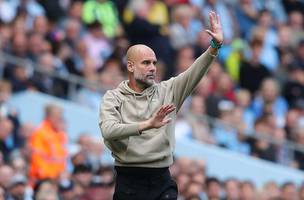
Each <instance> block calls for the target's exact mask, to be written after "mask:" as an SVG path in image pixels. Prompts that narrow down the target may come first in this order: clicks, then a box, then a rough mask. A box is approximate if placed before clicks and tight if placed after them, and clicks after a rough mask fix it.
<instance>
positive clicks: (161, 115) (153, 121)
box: [148, 104, 175, 128]
mask: <svg viewBox="0 0 304 200" xmlns="http://www.w3.org/2000/svg"><path fill="white" fill-rule="evenodd" d="M174 110H175V106H174V105H173V104H168V105H163V106H162V107H160V109H159V110H158V111H157V112H156V113H154V114H153V115H152V117H151V118H150V119H149V120H148V121H149V122H150V126H151V128H160V127H162V126H164V125H165V124H168V123H169V122H170V121H171V119H170V118H168V117H167V115H168V114H169V113H171V112H172V111H174Z"/></svg>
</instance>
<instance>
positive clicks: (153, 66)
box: [149, 64, 156, 72]
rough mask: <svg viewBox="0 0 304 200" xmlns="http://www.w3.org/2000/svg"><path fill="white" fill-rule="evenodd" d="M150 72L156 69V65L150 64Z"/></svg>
mask: <svg viewBox="0 0 304 200" xmlns="http://www.w3.org/2000/svg"><path fill="white" fill-rule="evenodd" d="M149 71H150V72H155V71H156V66H155V65H154V64H151V65H150V67H149Z"/></svg>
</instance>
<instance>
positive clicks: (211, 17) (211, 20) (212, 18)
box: [209, 11, 215, 31]
mask: <svg viewBox="0 0 304 200" xmlns="http://www.w3.org/2000/svg"><path fill="white" fill-rule="evenodd" d="M209 20H210V28H211V30H212V31H213V30H214V27H215V24H214V23H215V22H214V17H213V13H212V11H211V12H210V13H209Z"/></svg>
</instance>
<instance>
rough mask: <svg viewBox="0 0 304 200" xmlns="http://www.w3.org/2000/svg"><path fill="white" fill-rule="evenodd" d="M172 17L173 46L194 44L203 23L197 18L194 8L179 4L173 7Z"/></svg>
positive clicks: (175, 47)
mask: <svg viewBox="0 0 304 200" xmlns="http://www.w3.org/2000/svg"><path fill="white" fill-rule="evenodd" d="M172 19H173V23H172V25H171V26H170V41H171V44H172V46H173V48H174V49H179V48H181V47H184V46H188V45H191V46H192V45H194V44H195V42H196V40H197V37H198V34H199V32H200V31H201V30H202V29H203V25H202V23H201V22H200V21H199V20H197V19H196V18H195V16H194V10H193V8H191V7H190V6H189V5H177V6H176V7H174V8H173V11H172Z"/></svg>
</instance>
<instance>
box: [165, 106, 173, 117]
mask: <svg viewBox="0 0 304 200" xmlns="http://www.w3.org/2000/svg"><path fill="white" fill-rule="evenodd" d="M175 109H176V108H175V107H174V108H171V109H170V110H167V112H166V113H165V115H168V114H170V113H171V112H173V111H174V110H175Z"/></svg>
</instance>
